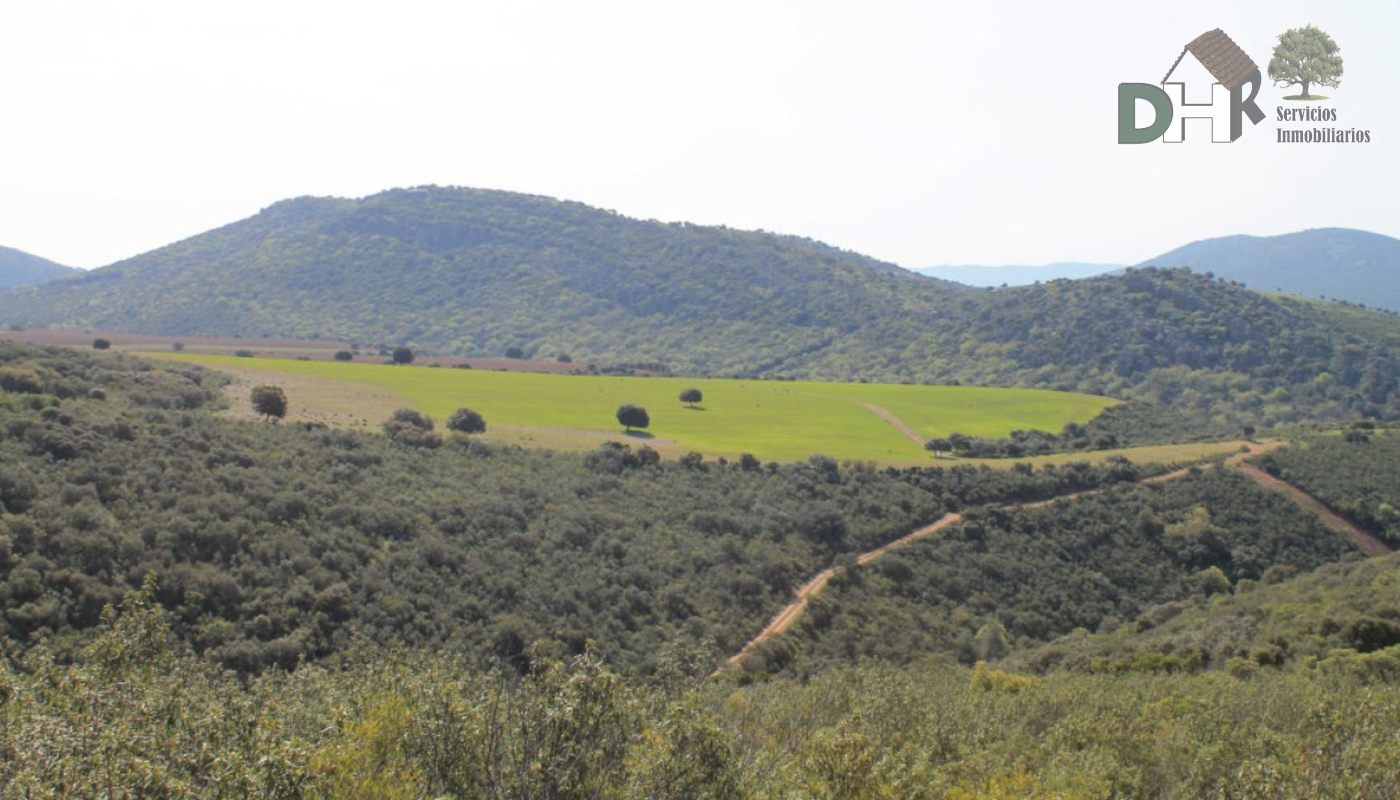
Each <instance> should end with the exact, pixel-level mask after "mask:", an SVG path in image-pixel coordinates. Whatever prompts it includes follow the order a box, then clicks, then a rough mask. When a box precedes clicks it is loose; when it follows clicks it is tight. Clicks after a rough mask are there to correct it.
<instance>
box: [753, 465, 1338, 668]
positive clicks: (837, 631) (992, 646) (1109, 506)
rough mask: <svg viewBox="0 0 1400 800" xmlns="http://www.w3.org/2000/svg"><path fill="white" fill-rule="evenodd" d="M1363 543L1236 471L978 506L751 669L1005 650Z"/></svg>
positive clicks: (860, 584) (878, 571)
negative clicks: (1035, 503)
mask: <svg viewBox="0 0 1400 800" xmlns="http://www.w3.org/2000/svg"><path fill="white" fill-rule="evenodd" d="M1353 551H1354V548H1353V546H1352V545H1351V544H1350V543H1349V542H1348V541H1347V540H1346V539H1345V538H1344V537H1342V536H1341V535H1340V534H1337V533H1335V532H1333V531H1331V530H1330V529H1328V528H1326V527H1325V526H1324V525H1322V524H1321V523H1320V522H1319V521H1318V520H1317V519H1316V518H1315V517H1313V516H1312V515H1310V514H1308V513H1307V512H1306V511H1304V510H1302V509H1300V508H1298V507H1297V506H1295V505H1293V504H1292V503H1291V502H1290V501H1289V500H1287V499H1286V498H1284V497H1282V496H1280V495H1277V494H1274V493H1272V492H1268V491H1266V490H1263V489H1260V488H1259V487H1257V486H1255V485H1254V484H1253V483H1252V482H1251V481H1250V480H1249V479H1248V478H1245V477H1243V476H1242V475H1240V474H1239V473H1238V472H1236V471H1234V470H1230V469H1209V470H1203V471H1199V472H1198V473H1196V474H1193V475H1190V476H1187V477H1184V478H1180V479H1177V480H1172V481H1166V482H1163V483H1159V484H1152V485H1145V486H1130V487H1120V488H1116V489H1114V490H1113V491H1112V492H1109V493H1106V494H1102V495H1095V496H1089V497H1083V498H1079V499H1076V500H1073V501H1061V502H1057V503H1054V504H1052V505H1049V506H1044V507H1039V508H1020V509H1010V508H1008V509H1001V508H996V507H993V508H990V509H980V510H973V511H970V512H968V513H966V514H965V515H964V520H963V521H962V522H961V523H959V524H958V525H955V526H953V527H951V528H949V529H948V530H947V531H946V532H943V533H941V534H940V535H938V536H933V537H929V538H927V539H924V540H921V541H919V542H915V543H913V544H911V545H909V546H907V547H905V548H903V549H901V550H900V551H898V552H897V553H892V554H889V555H885V556H882V557H881V558H879V559H877V560H875V561H873V562H871V563H870V564H868V565H865V566H859V567H853V568H850V569H848V570H847V571H846V572H845V573H843V574H842V575H840V576H838V577H837V578H836V579H834V580H833V581H832V582H831V585H830V586H829V587H828V589H827V591H826V592H825V593H823V594H822V596H821V597H819V598H818V599H817V600H816V601H814V602H813V604H812V607H811V608H810V609H809V612H808V614H807V615H806V616H805V617H804V619H803V620H802V621H801V622H799V624H798V625H797V627H796V629H795V630H794V631H793V632H792V633H790V634H789V635H788V636H786V637H785V638H784V639H780V640H776V641H773V642H770V643H768V644H767V645H766V646H765V647H763V648H760V650H758V651H756V653H755V656H754V657H751V658H750V660H749V661H748V662H746V663H745V667H746V668H747V669H750V670H756V671H771V670H776V669H784V668H787V669H791V670H797V671H800V672H805V671H810V670H819V669H822V668H826V667H828V666H830V665H831V664H832V663H840V662H849V661H850V660H851V659H853V658H868V657H875V658H879V659H881V660H886V661H905V660H909V659H916V658H918V657H920V656H921V655H922V654H925V653H929V652H938V653H948V654H951V655H953V656H955V657H957V658H958V659H960V660H962V661H963V662H964V663H967V664H971V663H973V662H974V661H976V660H978V659H986V660H995V659H999V658H1003V657H1005V656H1007V655H1009V654H1011V653H1012V652H1013V651H1015V650H1019V649H1023V648H1026V647H1030V646H1034V645H1037V644H1041V643H1044V642H1046V641H1049V640H1051V639H1054V638H1056V637H1059V636H1063V635H1065V634H1068V633H1070V632H1071V631H1073V630H1075V629H1076V628H1085V629H1088V630H1096V629H1099V628H1107V629H1113V628H1116V627H1117V626H1118V625H1120V624H1122V623H1123V622H1124V621H1126V620H1134V619H1137V618H1138V617H1139V616H1140V615H1142V614H1144V613H1147V612H1148V611H1149V609H1151V608H1153V607H1155V606H1157V605H1160V604H1163V603H1169V602H1178V601H1185V600H1188V599H1190V598H1192V597H1197V596H1212V595H1218V594H1228V593H1229V592H1230V591H1231V588H1232V587H1233V586H1234V585H1236V584H1237V583H1239V582H1240V581H1242V580H1244V581H1258V580H1260V579H1262V578H1263V577H1264V575H1266V574H1269V571H1270V570H1275V572H1277V571H1278V570H1290V571H1293V572H1297V571H1299V570H1302V571H1308V570H1312V569H1314V568H1316V567H1318V566H1320V565H1322V564H1326V563H1328V562H1331V561H1335V560H1337V559H1339V558H1342V557H1343V556H1344V555H1345V554H1347V553H1350V552H1353Z"/></svg>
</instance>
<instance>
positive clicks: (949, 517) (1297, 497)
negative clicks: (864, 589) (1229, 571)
mask: <svg viewBox="0 0 1400 800" xmlns="http://www.w3.org/2000/svg"><path fill="white" fill-rule="evenodd" d="M862 405H867V407H869V408H870V410H872V411H874V412H875V413H877V414H880V412H881V411H882V410H883V409H879V407H878V406H872V405H869V404H862ZM886 414H889V412H885V413H884V414H881V416H882V417H884V416H885V415H886ZM892 417H893V415H890V416H888V417H885V418H886V419H887V420H889V422H890V424H892V425H894V426H895V427H897V428H901V429H902V428H903V424H902V423H899V422H898V421H897V419H894V418H892ZM1278 444H1279V443H1274V444H1270V445H1267V446H1266V445H1261V444H1255V443H1250V444H1247V445H1245V447H1246V449H1245V450H1244V451H1242V452H1240V453H1239V454H1238V455H1234V456H1231V457H1230V458H1228V459H1226V460H1225V463H1226V464H1227V465H1230V466H1234V467H1237V468H1238V469H1239V470H1240V471H1241V472H1243V473H1244V474H1245V475H1247V476H1249V477H1250V478H1252V479H1254V480H1255V481H1256V482H1257V483H1259V484H1260V485H1261V486H1263V487H1265V488H1267V489H1270V490H1273V491H1278V492H1284V493H1286V494H1287V495H1288V496H1289V497H1290V498H1292V499H1293V501H1294V502H1295V503H1297V504H1298V505H1300V506H1302V507H1304V508H1306V509H1308V510H1309V511H1312V512H1314V513H1316V514H1317V516H1318V517H1319V519H1321V521H1322V522H1323V524H1325V525H1327V526H1328V527H1329V528H1332V529H1334V530H1338V531H1341V532H1343V533H1345V534H1347V535H1348V536H1349V537H1351V539H1352V541H1353V542H1355V543H1356V546H1357V548H1359V549H1360V550H1361V552H1363V553H1365V554H1366V555H1368V556H1383V555H1388V554H1389V553H1392V552H1394V549H1393V548H1391V547H1390V546H1389V545H1387V544H1386V543H1384V542H1382V541H1380V540H1379V539H1377V538H1376V537H1374V536H1372V535H1371V534H1369V533H1367V532H1366V531H1364V530H1362V529H1361V528H1359V527H1357V526H1356V525H1354V524H1352V523H1351V522H1348V521H1347V520H1345V519H1342V518H1341V517H1340V516H1338V515H1337V514H1335V513H1333V512H1332V511H1331V510H1330V509H1328V508H1327V507H1326V506H1325V505H1323V504H1322V502H1321V501H1319V500H1318V499H1317V498H1315V497H1313V496H1312V495H1310V494H1308V493H1307V492H1304V491H1303V490H1302V489H1299V488H1298V487H1296V486H1293V485H1291V484H1289V483H1285V482H1284V481H1281V480H1279V479H1278V478H1275V477H1273V476H1272V475H1270V474H1268V473H1267V472H1264V471H1263V470H1261V469H1259V468H1258V467H1255V466H1253V465H1252V464H1246V463H1244V461H1245V459H1247V458H1250V457H1252V456H1256V455H1259V454H1260V453H1263V452H1265V451H1267V450H1269V449H1272V448H1273V447H1276V446H1278ZM1190 472H1191V468H1189V467H1188V468H1186V469H1179V470H1176V471H1175V472H1168V473H1166V474H1164V475H1157V476H1155V477H1152V478H1147V479H1145V480H1143V481H1142V483H1160V482H1162V481H1169V480H1175V479H1176V478H1180V477H1182V476H1184V475H1188V474H1190ZM1111 488H1116V487H1111V486H1110V487H1106V488H1103V489H1093V490H1091V491H1087V492H1077V493H1075V494H1068V495H1061V496H1060V497H1053V498H1051V499H1049V500H1037V501H1035V502H1032V503H1020V504H1017V505H1015V506H1012V507H1013V508H1039V507H1042V506H1047V505H1050V504H1051V503H1055V502H1058V501H1060V500H1074V499H1077V498H1080V497H1087V496H1090V495H1095V494H1100V493H1102V492H1105V491H1108V489H1111ZM961 520H962V514H946V515H944V516H943V517H942V518H941V519H939V520H938V521H937V522H934V523H933V524H931V525H925V526H924V527H922V528H919V529H917V530H915V531H913V532H911V533H909V534H907V535H905V536H902V537H900V538H898V539H896V540H894V541H892V542H889V543H888V544H885V545H882V546H881V547H877V548H876V549H874V550H871V551H869V552H867V553H862V554H861V555H860V556H859V557H858V558H857V559H856V563H857V564H861V565H864V564H868V563H870V562H871V561H874V560H875V559H877V558H879V557H880V556H882V555H884V554H885V553H888V552H889V551H891V550H895V549H898V548H900V547H903V546H905V545H907V544H909V543H910V542H914V541H917V540H919V539H922V538H924V537H925V536H929V535H931V534H934V533H937V532H938V531H941V530H943V529H944V528H947V527H948V526H950V525H953V524H954V523H957V522H960V521H961ZM844 570H845V567H828V568H827V569H824V570H822V571H821V572H819V573H817V575H816V576H815V577H813V578H812V579H811V580H810V581H807V582H806V583H805V584H803V585H802V586H801V587H800V588H799V589H798V590H797V592H796V594H795V595H794V597H793V600H792V602H791V603H788V605H787V606H786V607H784V608H783V610H782V611H780V612H778V615H777V616H776V617H774V618H773V620H772V621H771V622H769V623H768V625H767V627H765V628H764V629H763V630H762V631H760V632H759V634H758V635H757V636H755V637H754V638H753V639H751V640H750V641H749V643H748V644H746V645H744V648H743V649H742V650H740V651H739V652H738V653H736V654H735V655H733V656H732V657H730V658H729V660H728V661H726V662H725V666H724V667H723V668H721V669H720V670H719V672H723V671H724V670H726V669H738V668H739V667H740V665H741V664H742V662H743V660H744V658H745V657H747V656H748V655H749V654H750V653H752V652H753V651H754V650H755V649H756V648H758V646H759V645H761V644H763V643H764V642H766V641H768V640H769V639H771V638H773V637H774V636H779V635H781V634H783V633H786V632H787V630H788V629H789V628H791V627H792V626H793V623H795V622H797V620H798V618H799V617H801V616H802V612H803V611H805V610H806V609H807V604H808V603H810V602H811V600H812V598H814V597H816V596H817V595H819V594H821V592H822V590H823V589H825V588H826V585H827V584H828V583H830V582H831V579H832V578H834V577H836V576H837V575H839V574H840V573H841V572H842V571H844ZM716 674H718V672H717V673H716Z"/></svg>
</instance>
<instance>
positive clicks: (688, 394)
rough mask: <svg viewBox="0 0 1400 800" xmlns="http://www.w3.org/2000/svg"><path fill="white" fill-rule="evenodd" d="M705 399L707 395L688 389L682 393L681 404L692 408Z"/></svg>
mask: <svg viewBox="0 0 1400 800" xmlns="http://www.w3.org/2000/svg"><path fill="white" fill-rule="evenodd" d="M704 399H705V395H704V393H703V392H701V391H700V390H699V389H686V390H685V391H683V392H681V402H682V403H686V404H688V405H689V406H690V407H691V408H694V407H695V404H696V403H699V402H700V401H702V400H704Z"/></svg>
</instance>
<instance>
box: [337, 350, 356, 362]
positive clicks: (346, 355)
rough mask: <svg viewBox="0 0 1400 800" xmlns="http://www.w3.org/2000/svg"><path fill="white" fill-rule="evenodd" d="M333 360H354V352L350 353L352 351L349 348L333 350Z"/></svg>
mask: <svg viewBox="0 0 1400 800" xmlns="http://www.w3.org/2000/svg"><path fill="white" fill-rule="evenodd" d="M335 360H336V361H354V360H355V354H354V353H352V352H350V351H349V350H337V351H335Z"/></svg>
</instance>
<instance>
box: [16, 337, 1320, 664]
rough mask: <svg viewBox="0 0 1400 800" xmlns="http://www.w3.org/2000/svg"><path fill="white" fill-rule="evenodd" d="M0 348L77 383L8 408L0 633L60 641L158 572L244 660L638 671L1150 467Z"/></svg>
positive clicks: (24, 640) (48, 375)
mask: <svg viewBox="0 0 1400 800" xmlns="http://www.w3.org/2000/svg"><path fill="white" fill-rule="evenodd" d="M0 358H3V360H4V363H5V366H4V367H3V368H4V369H13V370H23V371H26V372H31V373H33V374H35V375H36V376H39V375H42V376H43V377H42V379H41V380H40V383H41V384H42V385H44V386H47V387H48V389H49V390H50V391H56V392H62V393H63V395H64V397H62V398H59V397H57V396H56V395H25V396H22V397H24V398H26V399H33V400H35V401H36V403H37V405H35V406H33V407H31V406H29V405H27V404H24V403H18V402H16V403H14V404H12V405H11V406H9V407H0V432H3V433H4V436H3V437H0V503H3V505H4V513H3V515H0V597H3V598H4V599H5V603H6V609H7V613H6V614H5V616H4V617H3V619H0V626H3V627H0V638H3V640H4V641H6V642H9V643H10V646H12V647H14V648H17V649H21V650H22V649H25V648H27V647H30V646H32V639H31V635H37V636H39V637H43V638H47V639H48V641H49V642H50V646H51V647H53V648H55V649H56V651H57V652H58V653H60V654H62V655H65V656H66V655H71V654H73V653H76V652H78V651H79V650H80V649H81V647H82V646H83V644H84V642H86V641H87V640H88V639H89V638H90V637H91V636H92V631H93V629H94V627H95V626H96V625H97V624H98V621H99V617H100V615H101V609H102V607H103V606H104V605H108V604H115V603H118V602H120V600H121V598H122V597H123V596H124V595H125V593H126V592H128V591H129V590H131V589H133V588H135V587H137V586H139V585H140V583H141V581H142V580H143V579H144V577H145V575H146V574H147V573H151V572H154V573H155V575H156V576H157V579H158V587H159V589H158V593H159V598H160V600H161V602H162V603H163V604H164V605H165V606H166V607H167V608H168V609H169V611H170V614H171V626H172V630H173V632H174V634H175V637H176V639H177V640H178V641H181V642H184V643H187V644H188V646H190V647H191V648H192V649H194V650H195V651H196V652H198V653H201V654H204V655H206V656H208V657H211V658H213V659H215V660H216V661H217V662H218V663H220V664H222V665H224V666H226V667H228V668H230V669H233V670H236V671H238V672H242V673H256V672H259V671H263V670H266V669H268V668H270V667H278V666H280V667H287V668H291V667H295V666H296V665H297V664H298V663H306V662H318V661H324V662H331V663H333V662H334V661H335V660H336V659H337V658H339V657H341V654H343V653H344V652H345V651H346V650H347V648H349V647H350V645H351V643H352V641H353V639H354V637H355V636H356V635H358V636H361V637H364V638H365V639H367V640H368V641H371V642H374V643H378V644H390V643H405V644H409V645H415V646H418V645H421V646H433V647H439V646H446V647H451V648H453V649H454V650H456V651H458V652H462V653H465V654H467V655H468V656H469V657H470V658H472V659H475V660H477V661H478V662H480V663H500V662H505V663H508V664H511V665H512V666H527V665H528V661H529V653H530V652H531V647H532V645H533V644H534V643H535V642H536V641H544V642H545V643H547V644H548V645H549V647H550V648H554V649H552V650H550V651H549V652H552V653H563V654H578V653H582V652H583V650H584V646H585V643H586V642H587V641H588V640H589V639H593V640H595V641H597V642H598V643H599V645H598V647H599V652H600V654H603V655H605V656H606V657H607V658H608V659H609V661H610V662H612V663H614V664H616V665H617V668H618V669H621V670H623V671H625V672H628V673H647V672H649V671H651V670H653V669H655V668H656V664H655V659H656V658H657V653H658V652H659V651H660V649H661V646H662V645H663V644H665V643H667V642H678V641H679V642H692V643H693V642H702V641H710V642H713V647H714V648H715V649H716V651H717V652H721V653H723V652H735V651H737V650H738V649H739V648H740V647H742V645H743V644H744V642H745V641H746V640H747V639H748V638H749V637H750V636H752V635H753V633H754V632H755V631H757V630H759V629H760V628H761V627H762V626H763V623H764V621H765V620H767V619H769V618H770V617H771V616H772V615H773V614H774V613H776V612H777V610H778V609H780V608H781V607H782V606H783V605H784V604H785V603H786V602H787V601H788V599H789V597H790V595H791V593H792V591H793V590H794V589H795V588H796V587H797V586H799V585H801V584H802V583H803V582H805V581H806V580H807V579H808V578H810V576H811V575H813V574H815V573H816V572H818V571H819V570H821V569H823V568H824V567H826V566H828V565H830V564H831V563H832V562H833V561H834V560H835V559H836V558H837V557H839V556H842V555H849V554H853V553H858V552H864V551H867V550H870V549H873V548H875V547H877V546H879V545H881V544H884V543H886V542H888V541H891V540H893V539H896V538H898V537H900V536H902V535H904V534H906V533H908V532H909V531H911V530H913V529H915V528H917V527H919V526H921V525H925V524H928V523H929V522H932V521H933V520H936V519H938V518H939V517H940V516H942V515H943V514H944V513H946V512H947V511H949V510H953V509H955V508H966V507H969V506H976V505H983V504H986V503H992V502H1013V501H1024V500H1037V499H1045V498H1048V497H1053V496H1056V495H1058V494H1064V493H1068V492H1071V491H1082V490H1085V489H1092V488H1095V487H1098V486H1102V485H1105V484H1109V483H1114V482H1119V481H1124V480H1131V479H1133V478H1135V477H1137V476H1138V475H1139V474H1148V473H1149V472H1150V471H1149V470H1145V469H1143V468H1140V467H1135V466H1132V465H1123V464H1120V465H1117V466H1112V465H1103V466H1098V467H1094V466H1090V465H1087V464H1077V465H1072V466H1064V467H1056V468H1046V469H1040V470H1031V469H1028V468H1027V469H1016V470H992V469H989V468H986V467H974V466H969V465H962V464H960V465H957V466H953V467H950V468H946V469H944V468H937V467H929V468H919V469H906V470H895V469H886V470H881V469H877V468H875V467H873V466H871V465H869V464H866V463H859V462H846V463H841V462H837V461H834V460H832V459H829V458H817V459H811V460H808V461H803V462H798V463H793V464H786V465H781V466H780V465H777V464H770V465H766V466H763V465H760V464H758V463H757V459H750V460H748V461H744V460H742V459H740V460H736V461H734V462H731V463H724V464H721V463H719V462H718V461H714V462H710V463H706V462H705V461H704V459H703V458H700V457H696V458H694V459H689V460H682V461H681V462H676V461H666V460H662V459H661V457H660V455H659V454H658V453H657V452H656V451H655V450H652V449H651V448H648V447H628V446H626V445H621V444H609V445H605V446H602V447H599V448H598V449H596V450H595V451H593V452H590V453H587V454H578V455H574V454H560V453H554V452H549V451H543V450H520V449H517V448H506V447H499V446H493V445H490V444H487V443H484V442H480V441H475V440H474V437H473V438H471V439H469V438H467V437H455V438H454V439H453V440H451V441H448V442H443V443H441V446H439V447H436V448H432V447H422V446H418V445H417V444H410V442H414V443H422V442H424V441H427V440H428V437H434V438H435V437H436V432H435V431H434V430H430V429H428V422H429V421H430V420H428V419H427V418H426V417H424V416H423V415H422V414H420V413H418V412H414V411H411V410H409V411H404V412H401V413H398V414H395V416H394V418H393V419H391V420H390V421H389V423H388V427H389V429H390V430H391V431H392V433H391V436H385V437H380V436H375V435H372V434H363V433H356V432H351V431H344V430H319V429H314V428H308V427H307V426H301V425H296V426H293V425H281V426H270V425H261V424H250V423H246V422H235V421H231V420H224V419H219V418H216V417H214V416H213V415H211V414H208V413H205V412H204V411H202V410H200V408H198V403H196V402H195V400H196V399H202V402H206V403H207V402H208V401H209V400H211V399H213V398H215V397H217V385H218V384H217V382H216V381H214V379H213V378H212V377H210V376H208V374H207V373H204V372H202V371H199V370H186V369H184V368H182V367H180V366H179V365H169V364H165V363H150V362H145V361H141V360H138V359H131V358H128V357H121V356H110V355H102V354H95V353H92V352H91V351H86V352H84V353H77V352H75V351H73V350H57V349H55V350H51V351H46V350H36V349H32V348H19V347H17V346H11V345H0ZM385 369H387V368H385ZM196 381H198V382H199V383H196ZM93 386H102V387H106V388H107V389H108V390H109V391H108V399H107V400H106V401H96V400H93V399H91V398H90V397H89V395H88V389H89V388H91V387H93ZM193 390H197V391H198V392H199V394H197V395H188V396H187V395H185V394H183V393H184V392H187V391H193ZM672 396H674V395H672ZM187 401H188V403H195V407H193V408H191V407H190V406H189V404H188V403H187ZM50 403H53V404H55V405H50ZM55 406H56V407H55ZM465 455H470V457H464V456H465ZM1298 563H1299V564H1303V563H1304V562H1298ZM979 624H980V623H979ZM1009 627H1010V626H1009V625H1008V628H1009ZM716 659H717V656H716Z"/></svg>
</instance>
